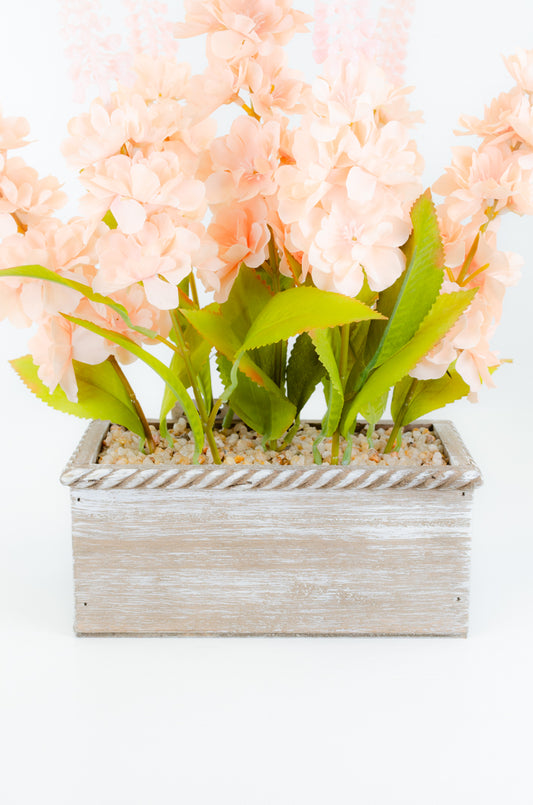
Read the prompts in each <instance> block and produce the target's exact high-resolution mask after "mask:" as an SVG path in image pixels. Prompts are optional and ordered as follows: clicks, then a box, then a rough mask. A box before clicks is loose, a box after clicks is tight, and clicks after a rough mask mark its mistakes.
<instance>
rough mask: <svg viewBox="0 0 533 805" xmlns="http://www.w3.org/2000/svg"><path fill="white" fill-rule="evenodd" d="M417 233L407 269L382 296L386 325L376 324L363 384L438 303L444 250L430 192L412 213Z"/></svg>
mask: <svg viewBox="0 0 533 805" xmlns="http://www.w3.org/2000/svg"><path fill="white" fill-rule="evenodd" d="M411 220H412V223H413V232H412V234H411V237H410V238H409V241H408V242H407V244H406V246H405V248H404V250H405V252H406V266H407V267H406V269H405V271H404V273H403V274H402V275H401V277H399V278H398V279H397V280H396V282H395V283H394V284H393V285H392V286H391V287H390V288H386V289H385V290H384V291H382V293H381V294H380V296H379V300H378V310H379V311H380V312H381V313H382V314H383V315H384V316H386V317H387V321H386V322H374V323H373V324H372V326H371V328H370V334H369V339H368V346H369V347H370V348H371V351H372V354H371V356H370V357H369V363H368V365H367V367H366V368H365V370H364V373H363V375H362V376H361V378H360V384H361V385H363V383H364V382H365V380H366V378H367V377H368V376H369V374H370V372H371V371H372V370H373V369H376V368H377V367H378V366H381V365H382V364H383V363H385V361H386V360H388V359H389V358H390V357H392V355H395V354H396V353H397V352H398V350H400V349H401V348H402V347H403V346H404V345H405V344H407V342H408V341H409V340H410V339H411V338H412V337H413V335H414V334H415V333H416V331H417V330H418V327H419V326H420V324H421V323H422V321H423V320H424V318H425V317H426V316H427V314H428V313H429V311H430V310H431V307H432V305H433V303H434V302H435V300H436V298H437V296H438V294H439V290H440V287H441V285H442V281H443V278H444V269H443V266H444V251H443V247H442V239H441V236H440V231H439V223H438V219H437V213H436V211H435V207H434V205H433V201H432V199H431V193H430V192H429V191H426V192H425V193H424V194H423V195H422V196H420V197H419V198H418V199H417V201H416V202H415V203H414V205H413V208H412V210H411Z"/></svg>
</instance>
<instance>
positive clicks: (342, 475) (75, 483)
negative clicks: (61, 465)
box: [61, 421, 482, 491]
mask: <svg viewBox="0 0 533 805" xmlns="http://www.w3.org/2000/svg"><path fill="white" fill-rule="evenodd" d="M383 424H390V423H383ZM416 425H417V426H419V425H420V426H425V427H428V426H431V427H433V429H434V431H435V432H436V434H437V435H438V437H439V438H440V440H441V441H442V443H443V445H444V448H445V452H446V454H447V458H448V461H449V464H448V465H445V466H444V467H439V468H432V467H397V468H396V467H376V468H373V467H368V468H367V467H361V466H360V465H359V466H354V465H352V466H346V467H332V466H331V465H329V464H327V465H321V466H309V465H307V466H303V467H291V466H278V465H275V466H271V467H267V466H265V465H257V466H254V465H249V466H246V467H242V466H241V467H234V466H228V467H224V466H216V465H203V466H201V467H199V466H194V465H180V466H176V467H170V466H168V465H166V466H159V467H148V468H147V467H122V466H120V467H119V466H113V465H109V464H97V463H96V461H97V457H98V454H99V452H100V447H101V444H102V441H103V439H104V438H105V436H106V434H107V431H108V429H109V426H110V423H109V422H100V421H95V422H92V423H91V424H90V425H89V427H88V428H87V430H86V432H85V434H84V435H83V437H82V439H81V441H80V443H79V445H78V447H77V449H76V451H75V452H74V454H73V456H72V458H71V459H70V461H69V463H68V464H67V466H66V468H65V470H64V472H63V474H62V475H61V483H62V484H64V485H65V486H70V487H71V488H73V489H95V490H96V489H100V490H107V489H115V490H117V489H135V488H136V489H143V488H144V489H165V490H168V491H170V490H182V489H194V490H197V491H202V490H207V489H209V490H211V489H220V490H222V489H238V490H239V491H242V490H245V489H250V490H251V489H256V490H258V489H264V490H273V489H275V490H279V491H281V490H293V489H307V490H314V489H321V490H322V489H325V490H327V489H367V490H369V489H415V488H420V489H465V488H472V487H474V486H478V485H480V484H481V483H482V477H481V472H480V470H479V468H478V467H477V466H476V464H475V463H474V461H473V459H472V457H471V456H470V454H469V452H468V451H467V449H466V447H465V446H464V444H463V441H462V439H461V437H460V436H459V434H458V432H457V430H456V429H455V426H454V425H453V424H452V423H451V422H449V421H439V422H434V423H425V422H424V423H416Z"/></svg>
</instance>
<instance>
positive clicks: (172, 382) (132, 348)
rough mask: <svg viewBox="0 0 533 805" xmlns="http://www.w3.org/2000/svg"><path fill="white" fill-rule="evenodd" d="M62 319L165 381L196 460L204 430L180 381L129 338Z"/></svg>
mask: <svg viewBox="0 0 533 805" xmlns="http://www.w3.org/2000/svg"><path fill="white" fill-rule="evenodd" d="M62 315H63V317H64V318H65V319H66V320H67V321H70V322H72V324H77V325H78V326H79V327H84V328H85V329H86V330H89V331H90V332H92V333H96V334H97V335H101V336H102V338H106V339H107V340H108V341H111V342H112V343H114V344H118V345H119V346H120V347H123V348H124V349H126V350H127V351H128V352H131V354H132V355H135V356H136V357H137V358H139V359H140V360H141V361H143V362H144V363H146V364H147V365H148V366H149V367H150V368H151V369H153V370H154V372H156V373H157V374H158V375H159V377H161V378H162V380H164V381H165V383H166V384H167V386H168V387H169V388H170V390H171V391H172V392H173V394H175V396H176V397H177V398H178V400H179V401H180V403H181V405H182V406H183V410H184V412H185V416H186V417H187V419H188V422H189V426H190V428H191V431H192V434H193V436H194V442H195V454H194V458H195V460H197V458H198V456H199V454H200V451H201V450H202V447H203V444H204V430H203V427H202V421H201V419H200V415H199V414H198V411H197V410H196V407H195V406H194V404H193V401H192V400H191V398H190V397H189V395H188V394H187V389H186V388H185V386H184V385H183V383H182V382H181V380H180V379H179V378H178V377H176V375H174V374H172V372H171V371H170V369H169V368H168V366H165V364H164V363H162V361H160V360H159V359H158V358H156V357H155V355H151V354H150V353H149V352H146V350H144V349H143V348H142V347H141V346H139V344H136V343H135V341H132V340H131V338H128V337H127V336H125V335H122V334H121V333H117V332H115V331H114V330H109V329H107V328H105V327H100V326H99V325H97V324H93V322H91V321H85V320H84V319H78V318H76V317H75V316H67V315H66V314H65V313H63V314H62Z"/></svg>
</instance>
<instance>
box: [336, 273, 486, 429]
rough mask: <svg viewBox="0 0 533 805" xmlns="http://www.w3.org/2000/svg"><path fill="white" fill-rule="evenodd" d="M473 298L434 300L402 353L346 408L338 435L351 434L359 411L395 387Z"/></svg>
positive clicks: (472, 292)
mask: <svg viewBox="0 0 533 805" xmlns="http://www.w3.org/2000/svg"><path fill="white" fill-rule="evenodd" d="M475 294H476V289H475V288H474V289H472V290H468V291H457V292H456V293H450V294H441V295H440V296H438V297H437V299H436V300H435V303H434V304H433V307H432V308H431V311H430V312H429V313H428V315H427V316H426V318H425V319H424V321H423V322H422V324H421V325H420V327H419V329H418V331H417V332H416V334H415V335H414V336H413V338H412V339H411V340H410V341H409V342H408V343H407V344H406V345H405V346H404V347H402V349H401V350H400V351H399V352H397V353H396V354H395V355H393V356H392V357H391V358H389V359H388V360H387V361H385V363H383V364H382V365H381V366H380V367H379V368H377V369H375V370H374V372H372V374H371V375H370V377H369V378H368V380H367V382H366V383H365V385H364V386H363V388H362V389H361V391H360V392H359V393H358V394H357V396H356V397H355V399H354V400H353V401H352V402H351V403H350V404H349V406H347V408H346V410H345V412H344V414H343V418H342V432H343V434H347V433H350V432H351V429H352V427H353V426H354V424H355V420H356V417H357V414H358V412H359V411H361V409H362V408H364V407H365V406H366V405H368V404H369V403H370V402H371V401H372V400H375V399H376V398H377V397H379V396H380V395H382V394H384V393H385V392H386V391H387V390H388V389H390V388H391V387H392V386H394V385H396V383H398V382H399V381H400V380H401V379H402V378H403V377H405V375H407V374H409V372H410V371H411V369H414V367H415V366H416V364H417V363H418V362H419V361H420V360H421V359H422V358H423V357H424V355H427V353H428V352H429V351H430V350H431V349H433V347H434V346H435V345H436V344H437V343H438V342H439V341H440V340H441V338H443V337H444V336H445V335H446V333H447V332H448V330H450V328H451V327H453V325H454V324H455V322H456V321H457V319H458V318H459V317H460V316H461V315H462V314H463V313H464V311H465V310H466V309H467V307H468V306H469V305H470V303H471V301H472V299H473V298H474V296H475Z"/></svg>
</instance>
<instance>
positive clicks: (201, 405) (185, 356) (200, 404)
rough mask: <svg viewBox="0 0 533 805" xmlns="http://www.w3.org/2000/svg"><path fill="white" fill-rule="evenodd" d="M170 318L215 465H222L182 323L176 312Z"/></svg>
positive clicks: (172, 311) (171, 312)
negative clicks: (182, 329) (184, 337)
mask: <svg viewBox="0 0 533 805" xmlns="http://www.w3.org/2000/svg"><path fill="white" fill-rule="evenodd" d="M170 316H171V319H172V324H173V325H174V332H175V333H176V339H177V341H178V346H179V348H180V350H181V357H182V358H183V363H184V364H185V371H186V372H187V376H188V378H189V383H190V385H191V388H192V391H193V394H194V399H195V402H196V407H197V408H198V413H199V414H200V419H201V420H202V425H203V428H204V433H205V436H206V438H207V443H208V445H209V449H210V450H211V455H212V456H213V461H214V462H215V464H221V463H222V462H221V460H220V454H219V452H218V448H217V446H216V443H215V439H214V436H213V431H212V428H209V427H208V423H209V415H208V413H207V410H206V407H205V404H204V400H203V397H202V394H201V392H200V388H199V386H198V381H197V378H196V375H195V373H194V370H193V368H192V364H191V361H190V356H189V353H188V350H187V347H186V344H185V341H184V340H183V333H182V332H181V326H180V323H179V321H178V317H177V315H176V311H175V310H171V311H170Z"/></svg>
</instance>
